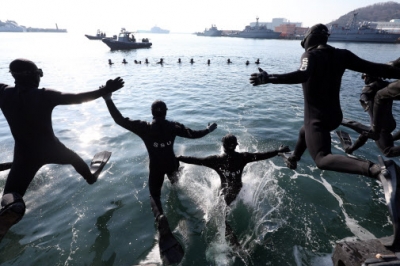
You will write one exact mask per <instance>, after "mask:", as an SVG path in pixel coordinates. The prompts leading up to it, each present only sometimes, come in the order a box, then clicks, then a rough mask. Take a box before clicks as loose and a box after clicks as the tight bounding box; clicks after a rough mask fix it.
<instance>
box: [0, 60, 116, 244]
mask: <svg viewBox="0 0 400 266" xmlns="http://www.w3.org/2000/svg"><path fill="white" fill-rule="evenodd" d="M10 73H11V74H12V76H13V77H14V79H15V87H11V86H8V85H6V84H0V108H1V110H2V112H3V114H4V116H5V118H6V120H7V122H8V124H9V126H10V130H11V133H12V135H13V138H14V141H15V144H14V158H13V162H12V166H11V170H10V173H9V175H8V177H7V180H6V184H5V187H4V191H3V198H2V201H1V206H2V209H1V210H0V240H1V239H2V238H3V236H4V235H5V234H6V232H7V231H8V229H9V228H10V227H11V226H12V225H14V224H15V223H17V222H18V221H19V220H21V219H22V217H23V215H24V213H25V203H24V200H23V196H24V195H25V192H26V190H27V188H28V186H29V184H30V183H31V182H32V180H33V178H34V177H35V174H36V172H37V171H38V170H39V169H40V168H41V167H42V166H43V165H46V164H62V165H67V164H69V165H72V166H73V167H74V169H75V170H76V171H77V172H78V173H79V174H80V175H81V176H82V177H83V178H84V179H85V180H86V182H87V183H89V184H93V183H94V182H96V181H97V178H98V176H99V174H100V172H101V170H102V169H103V167H104V165H105V163H106V162H104V161H95V160H92V164H91V166H90V168H89V166H88V165H87V164H86V163H85V162H84V161H83V159H82V158H81V157H80V156H79V155H77V154H76V153H75V152H74V151H72V150H70V149H68V148H67V147H66V146H64V144H62V143H61V142H60V141H59V139H58V138H57V137H56V136H55V134H54V131H53V126H52V120H51V114H52V111H53V109H54V108H55V107H56V106H58V105H68V104H80V103H83V102H87V101H92V100H95V99H97V98H99V97H101V96H103V95H105V94H108V93H111V92H113V91H116V90H119V89H120V88H122V87H123V86H124V81H123V80H122V79H121V78H119V77H118V78H116V79H114V80H108V81H107V83H106V85H105V86H102V87H101V88H100V89H97V90H94V91H88V92H83V93H62V92H60V91H56V90H52V89H46V88H42V89H39V88H38V87H39V83H40V79H41V77H43V71H42V70H41V69H39V68H38V67H37V66H36V64H34V63H33V62H32V61H29V60H26V59H16V60H14V61H12V62H11V63H10ZM95 158H96V156H95ZM108 158H109V157H108ZM108 158H107V160H108ZM97 164H98V165H97ZM93 170H95V171H93Z"/></svg>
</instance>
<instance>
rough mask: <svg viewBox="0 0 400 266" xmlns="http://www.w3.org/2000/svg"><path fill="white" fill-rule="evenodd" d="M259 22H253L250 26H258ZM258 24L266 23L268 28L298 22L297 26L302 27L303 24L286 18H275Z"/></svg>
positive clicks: (272, 28)
mask: <svg viewBox="0 0 400 266" xmlns="http://www.w3.org/2000/svg"><path fill="white" fill-rule="evenodd" d="M256 23H257V22H251V23H250V26H251V27H254V26H256ZM258 24H259V25H260V26H261V25H265V26H266V27H267V28H268V29H271V30H274V29H275V27H278V26H280V25H282V24H296V27H301V26H302V24H303V23H302V22H291V21H289V20H288V19H286V18H273V19H272V22H258Z"/></svg>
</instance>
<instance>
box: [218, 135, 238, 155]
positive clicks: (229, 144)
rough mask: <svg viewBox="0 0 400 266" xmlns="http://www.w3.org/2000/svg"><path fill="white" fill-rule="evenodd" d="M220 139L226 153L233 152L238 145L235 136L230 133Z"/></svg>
mask: <svg viewBox="0 0 400 266" xmlns="http://www.w3.org/2000/svg"><path fill="white" fill-rule="evenodd" d="M221 141H222V146H223V147H224V150H225V152H226V153H229V152H233V151H234V150H235V148H236V146H237V145H238V142H237V139H236V137H235V136H234V135H232V134H227V135H225V136H224V137H223V138H222V140H221Z"/></svg>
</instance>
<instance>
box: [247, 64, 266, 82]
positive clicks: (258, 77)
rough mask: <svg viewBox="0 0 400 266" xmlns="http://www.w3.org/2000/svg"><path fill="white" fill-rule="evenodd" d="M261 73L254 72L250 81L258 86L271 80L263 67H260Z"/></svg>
mask: <svg viewBox="0 0 400 266" xmlns="http://www.w3.org/2000/svg"><path fill="white" fill-rule="evenodd" d="M258 71H259V73H253V74H251V77H250V83H251V84H253V86H257V85H260V84H266V83H268V81H269V75H268V73H267V72H265V71H264V70H263V69H262V68H261V67H259V68H258Z"/></svg>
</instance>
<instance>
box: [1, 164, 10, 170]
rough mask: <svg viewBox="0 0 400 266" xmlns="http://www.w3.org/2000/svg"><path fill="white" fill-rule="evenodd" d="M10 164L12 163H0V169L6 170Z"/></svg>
mask: <svg viewBox="0 0 400 266" xmlns="http://www.w3.org/2000/svg"><path fill="white" fill-rule="evenodd" d="M11 166H12V163H0V171H4V170H8V169H10V168H11Z"/></svg>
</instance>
